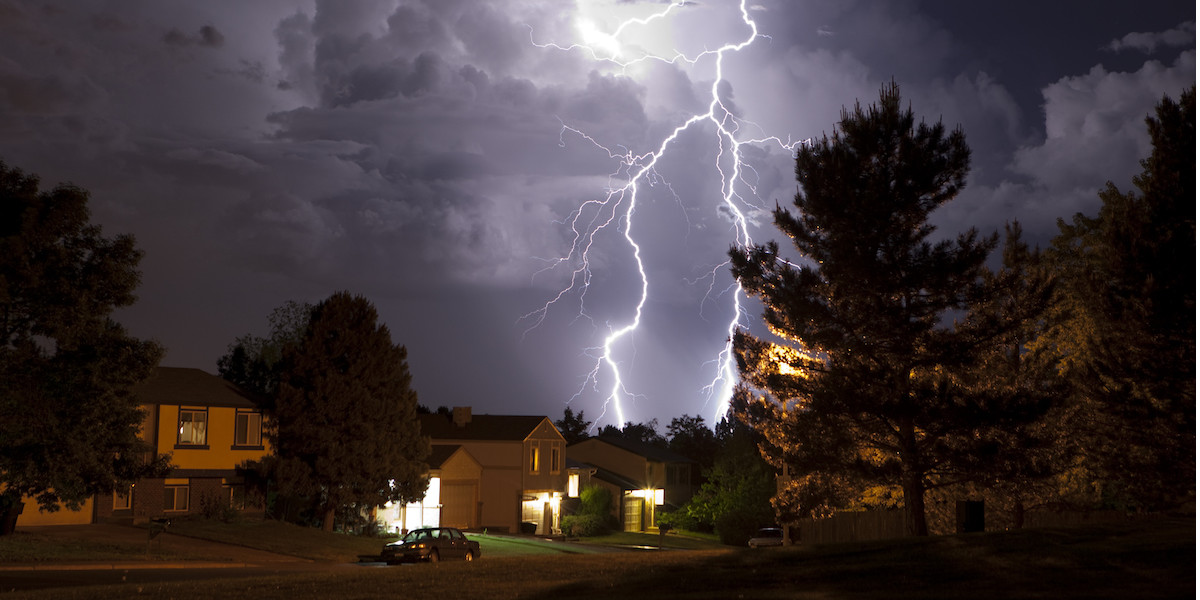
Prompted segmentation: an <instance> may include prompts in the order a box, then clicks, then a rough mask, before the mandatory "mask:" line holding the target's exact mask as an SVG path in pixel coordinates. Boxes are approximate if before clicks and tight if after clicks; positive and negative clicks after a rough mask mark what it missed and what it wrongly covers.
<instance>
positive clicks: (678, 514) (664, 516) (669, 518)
mask: <svg viewBox="0 0 1200 600" xmlns="http://www.w3.org/2000/svg"><path fill="white" fill-rule="evenodd" d="M655 520H656V521H658V523H657V524H658V526H659V528H663V527H666V528H667V529H679V530H682V531H698V532H704V529H705V527H704V525H703V524H702V523H700V521H699V520H697V519H696V518H695V517H693V516H692V515H690V514H688V512H687V511H686V510H683V509H682V508H681V509H678V510H673V511H671V512H662V513H658V514H657V515H656V516H655ZM705 533H707V532H705Z"/></svg>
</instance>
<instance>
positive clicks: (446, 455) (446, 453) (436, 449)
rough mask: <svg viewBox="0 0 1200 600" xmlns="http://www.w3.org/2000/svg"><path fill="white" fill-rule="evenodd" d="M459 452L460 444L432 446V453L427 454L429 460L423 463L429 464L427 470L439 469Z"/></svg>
mask: <svg viewBox="0 0 1200 600" xmlns="http://www.w3.org/2000/svg"><path fill="white" fill-rule="evenodd" d="M459 450H462V446H461V445H460V444H437V445H435V446H433V449H432V451H431V452H430V453H429V458H427V459H425V462H426V463H427V464H429V468H431V469H438V468H441V467H442V465H445V464H446V461H448V460H450V457H451V456H454V453H455V452H458V451H459Z"/></svg>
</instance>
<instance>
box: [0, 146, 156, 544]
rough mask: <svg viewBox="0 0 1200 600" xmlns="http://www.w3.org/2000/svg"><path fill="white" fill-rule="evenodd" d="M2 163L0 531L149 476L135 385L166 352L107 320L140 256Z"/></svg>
mask: <svg viewBox="0 0 1200 600" xmlns="http://www.w3.org/2000/svg"><path fill="white" fill-rule="evenodd" d="M38 187H39V182H38V178H37V177H36V176H32V175H26V174H24V173H23V172H21V171H20V170H19V169H11V168H9V167H8V166H6V165H5V164H4V163H2V162H0V490H2V492H0V534H5V533H11V532H12V528H13V527H14V526H15V525H16V519H17V515H18V514H19V511H20V509H21V507H22V503H21V498H22V496H32V497H35V498H36V499H37V501H38V504H39V506H40V507H41V508H43V509H45V510H56V509H57V508H58V505H59V503H60V502H61V503H64V504H65V505H66V506H68V507H70V508H78V507H79V506H80V504H81V503H82V502H83V501H84V500H86V499H87V498H89V497H91V496H93V495H94V494H97V493H107V492H111V491H113V490H114V489H124V488H126V487H127V486H128V485H129V484H130V483H132V482H133V481H135V480H136V479H138V478H140V477H143V476H149V475H153V474H155V473H156V472H157V471H159V470H161V469H162V467H164V465H165V461H164V460H163V459H156V460H149V461H147V460H146V459H145V457H146V453H147V452H148V451H150V450H151V448H150V447H149V446H148V445H147V444H145V443H144V442H143V441H142V440H141V439H140V438H139V437H138V429H139V428H140V427H141V424H142V419H143V418H144V414H143V412H142V411H141V409H140V408H139V407H138V403H137V399H136V398H135V397H134V396H133V393H132V388H133V386H134V385H135V384H137V383H138V382H140V381H141V380H143V379H145V378H146V377H148V376H149V375H150V373H151V372H152V371H153V369H154V367H155V366H156V365H157V364H158V360H159V358H160V357H161V356H162V349H161V348H160V347H159V346H158V345H157V344H155V343H153V342H148V341H142V340H138V339H135V338H133V337H130V336H129V335H128V334H127V333H126V332H125V330H124V329H123V328H122V327H121V326H120V325H118V324H117V323H116V322H115V321H113V319H112V318H111V315H112V312H113V310H115V309H116V308H119V307H123V306H128V305H130V304H132V303H133V301H134V295H133V292H134V289H136V288H137V285H138V282H139V278H140V275H139V273H138V271H137V264H138V261H139V260H141V256H142V253H141V252H140V251H139V250H138V249H137V247H136V246H135V244H134V239H133V237H132V236H129V235H120V236H117V237H115V238H106V237H104V236H103V235H101V231H100V228H99V227H97V226H95V225H91V224H89V223H88V220H89V215H88V208H87V202H88V193H87V192H86V191H85V190H82V189H80V188H77V187H74V186H69V185H63V186H58V187H56V188H54V189H53V190H52V191H49V192H42V191H40V190H39V189H38Z"/></svg>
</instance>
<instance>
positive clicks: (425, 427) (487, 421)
mask: <svg viewBox="0 0 1200 600" xmlns="http://www.w3.org/2000/svg"><path fill="white" fill-rule="evenodd" d="M417 417H418V418H419V419H420V420H421V433H423V434H425V435H427V436H429V437H431V438H433V439H434V440H478V441H517V442H520V441H524V440H525V438H527V437H529V434H531V433H533V430H535V429H537V427H538V425H541V423H542V421H545V420H546V419H547V417H538V416H522V415H471V420H470V422H468V423H466V424H465V425H463V426H461V427H460V426H458V425H455V424H454V421H453V419H452V418H451V417H450V416H448V415H440V414H437V413H433V414H424V415H417Z"/></svg>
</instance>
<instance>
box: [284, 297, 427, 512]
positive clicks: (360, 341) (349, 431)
mask: <svg viewBox="0 0 1200 600" xmlns="http://www.w3.org/2000/svg"><path fill="white" fill-rule="evenodd" d="M377 320H378V316H377V314H376V311H375V307H374V306H373V305H372V304H371V303H370V302H368V301H367V300H366V299H365V298H363V297H361V296H352V295H350V294H349V293H347V292H338V293H336V294H334V295H332V296H330V297H329V298H328V299H326V300H325V301H323V302H321V303H320V304H318V305H317V306H316V307H315V308H314V309H313V311H312V314H311V317H310V319H309V323H308V327H307V328H306V329H305V331H304V335H303V337H302V338H301V340H300V342H299V343H298V344H296V345H294V346H288V347H287V349H286V350H285V353H284V357H283V361H284V366H283V368H282V370H281V372H282V374H283V375H282V378H281V380H280V384H279V391H278V394H277V397H276V405H275V410H274V412H273V414H272V415H271V416H272V417H274V430H273V432H272V437H273V440H272V441H273V443H274V447H275V451H276V453H277V454H278V457H279V466H278V469H277V472H276V476H277V477H278V478H279V483H280V487H281V488H282V490H283V491H284V492H286V493H293V494H297V495H301V496H307V497H310V498H315V499H316V500H317V506H318V511H319V514H320V515H321V517H322V527H323V528H324V529H325V530H327V531H332V530H333V524H334V523H333V522H334V516H335V514H336V511H338V510H339V509H341V508H344V507H347V506H351V505H357V506H362V507H375V506H382V505H383V504H385V503H387V502H389V501H397V502H413V501H416V500H419V499H420V498H421V497H422V496H423V495H424V492H425V488H426V485H427V484H428V480H427V479H426V476H425V472H426V470H427V466H426V465H425V463H424V461H425V459H426V458H427V457H428V456H429V452H430V445H429V438H428V437H426V436H423V435H422V434H421V429H420V422H419V421H418V420H417V393H416V391H415V390H413V389H412V376H411V375H410V374H409V371H408V363H407V350H406V349H405V348H404V347H403V346H395V345H393V344H392V339H391V334H390V332H389V331H388V328H387V327H386V326H385V325H380V324H377Z"/></svg>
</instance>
